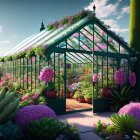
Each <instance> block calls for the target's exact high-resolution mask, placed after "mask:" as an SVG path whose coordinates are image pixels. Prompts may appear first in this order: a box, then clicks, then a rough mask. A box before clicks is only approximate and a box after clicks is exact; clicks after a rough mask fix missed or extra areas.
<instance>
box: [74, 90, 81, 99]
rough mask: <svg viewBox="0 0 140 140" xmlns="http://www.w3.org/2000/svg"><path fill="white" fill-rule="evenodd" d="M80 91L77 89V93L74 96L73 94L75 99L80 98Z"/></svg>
mask: <svg viewBox="0 0 140 140" xmlns="http://www.w3.org/2000/svg"><path fill="white" fill-rule="evenodd" d="M80 93H81V92H80V91H76V92H75V94H74V96H73V98H74V99H75V100H78V95H80Z"/></svg>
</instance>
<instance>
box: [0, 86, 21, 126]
mask: <svg viewBox="0 0 140 140" xmlns="http://www.w3.org/2000/svg"><path fill="white" fill-rule="evenodd" d="M0 95H1V100H0V123H4V122H6V121H8V120H12V119H13V118H14V117H15V115H16V113H17V112H18V110H19V106H18V105H19V101H20V99H21V98H20V97H18V98H17V99H15V95H16V92H12V93H8V94H6V93H5V90H4V88H3V89H2V91H1V94H0ZM4 95H5V96H4Z"/></svg>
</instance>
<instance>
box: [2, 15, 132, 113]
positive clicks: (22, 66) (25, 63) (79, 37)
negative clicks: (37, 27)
mask: <svg viewBox="0 0 140 140" xmlns="http://www.w3.org/2000/svg"><path fill="white" fill-rule="evenodd" d="M57 30H58V32H57ZM57 30H51V31H47V29H44V30H43V31H41V32H40V33H39V34H36V35H33V36H32V37H30V38H29V39H27V40H25V41H24V43H21V46H22V47H21V48H20V49H18V47H19V46H20V45H19V46H18V47H17V48H13V49H12V50H11V51H9V52H8V53H7V54H6V55H11V54H14V53H16V52H19V51H21V50H24V49H25V48H27V47H29V48H33V47H35V46H37V45H39V42H40V44H41V43H42V46H45V45H47V46H48V49H47V51H46V54H47V60H45V61H44V60H43V59H40V57H36V56H32V57H31V58H30V60H29V59H26V58H19V59H17V60H12V61H6V62H2V66H3V67H2V68H3V75H5V76H6V73H10V75H12V78H13V81H14V80H16V79H15V78H14V77H16V76H18V74H19V79H20V84H21V85H22V87H23V88H25V87H24V84H25V82H24V80H25V78H26V79H29V78H30V81H31V90H32V89H34V88H36V86H37V85H36V81H37V79H38V76H39V74H40V71H41V69H42V68H43V66H46V65H49V64H51V63H52V62H53V65H52V67H53V69H54V71H57V73H58V74H57V75H56V72H55V73H54V82H55V81H56V79H57V80H59V79H60V67H62V66H61V62H62V61H63V64H64V65H63V78H64V104H63V105H62V106H63V107H62V106H61V107H62V108H64V109H66V86H67V71H66V64H67V63H71V65H72V69H76V67H77V68H80V67H81V66H82V65H83V66H84V65H85V64H88V63H90V64H92V68H93V73H97V74H98V71H99V68H100V69H101V73H102V81H101V83H102V84H101V87H100V88H102V87H103V86H104V85H103V80H104V79H103V78H104V77H103V73H104V69H105V67H106V68H107V73H106V76H107V78H106V80H107V81H106V83H107V87H108V82H109V77H108V76H109V68H110V67H112V72H113V75H114V73H115V70H118V69H119V68H120V67H121V64H122V65H123V66H122V67H123V69H124V71H125V72H126V73H127V75H128V74H129V72H131V70H132V68H133V67H132V63H131V60H130V59H131V57H133V54H134V52H133V51H132V50H131V49H130V48H129V46H128V45H127V44H125V43H124V42H123V41H122V40H121V39H120V38H118V37H117V36H115V35H114V34H113V33H111V32H110V31H109V30H107V28H106V27H105V26H104V25H103V24H102V22H101V21H100V20H99V19H97V18H94V19H93V20H91V19H89V18H87V17H85V18H83V19H81V20H79V21H78V22H76V23H74V24H72V25H71V26H69V27H65V28H64V27H62V28H60V29H57ZM46 32H48V33H47V35H46V36H42V35H43V34H45V33H46ZM54 32H55V33H54ZM101 32H102V33H103V34H102V35H101ZM53 33H54V34H53ZM103 35H104V36H103ZM41 36H42V38H41ZM35 37H36V38H35ZM49 37H50V38H49ZM45 38H46V40H45ZM47 38H48V39H47ZM97 38H98V39H99V40H101V43H99V42H98V41H96V40H98V39H97ZM37 39H38V40H37ZM35 40H37V41H36V42H35V43H34V41H35ZM109 40H112V42H113V43H112V44H111V43H110V42H111V41H109ZM31 43H32V45H30V44H31ZM103 43H104V44H105V45H104V46H103V45H101V44H103ZM115 43H116V44H117V45H116V46H114V44H115ZM29 45H30V46H29ZM103 47H104V48H105V49H104V48H103ZM95 48H96V49H95ZM15 50H16V51H15ZM122 50H123V51H122ZM33 58H34V62H32V61H33ZM105 60H106V61H105ZM41 63H43V64H42V65H41ZM28 73H30V75H29V74H28ZM25 74H26V77H25V76H24V75H25ZM33 75H34V80H33ZM113 75H112V78H113V81H112V82H113V87H114V77H113ZM29 76H30V77H29ZM22 78H23V80H22V81H23V82H21V79H22ZM61 78H62V77H61ZM28 82H29V81H28V80H27V81H26V85H27V86H26V88H28ZM57 82H58V87H59V89H58V92H60V81H57ZM33 85H34V86H33ZM98 86H99V85H98V79H97V83H96V96H97V95H98V88H99V87H98ZM94 88H95V87H94V86H93V106H94V107H93V112H100V111H106V110H105V109H102V108H98V107H97V108H96V106H97V105H96V104H95V102H94V98H95V93H94ZM57 100H58V99H57ZM61 102H62V99H60V102H59V104H60V103H61ZM56 106H57V105H56ZM57 109H58V110H57V111H56V112H59V111H60V108H57ZM63 113H65V111H64V112H63Z"/></svg>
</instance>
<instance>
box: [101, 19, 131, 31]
mask: <svg viewBox="0 0 140 140" xmlns="http://www.w3.org/2000/svg"><path fill="white" fill-rule="evenodd" d="M103 21H104V23H105V24H106V25H109V26H110V27H111V30H112V31H114V32H116V33H127V32H129V29H128V28H124V29H120V26H119V25H118V24H117V22H116V21H115V20H113V19H109V20H103Z"/></svg>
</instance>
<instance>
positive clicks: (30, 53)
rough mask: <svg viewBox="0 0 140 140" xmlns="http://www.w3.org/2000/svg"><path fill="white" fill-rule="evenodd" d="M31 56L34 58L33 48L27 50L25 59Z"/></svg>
mask: <svg viewBox="0 0 140 140" xmlns="http://www.w3.org/2000/svg"><path fill="white" fill-rule="evenodd" d="M32 56H35V48H31V49H29V50H28V52H27V53H26V55H25V57H26V58H28V59H30V58H31V57H32Z"/></svg>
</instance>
